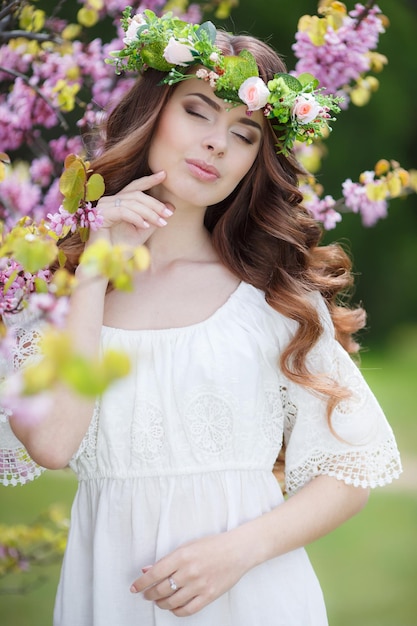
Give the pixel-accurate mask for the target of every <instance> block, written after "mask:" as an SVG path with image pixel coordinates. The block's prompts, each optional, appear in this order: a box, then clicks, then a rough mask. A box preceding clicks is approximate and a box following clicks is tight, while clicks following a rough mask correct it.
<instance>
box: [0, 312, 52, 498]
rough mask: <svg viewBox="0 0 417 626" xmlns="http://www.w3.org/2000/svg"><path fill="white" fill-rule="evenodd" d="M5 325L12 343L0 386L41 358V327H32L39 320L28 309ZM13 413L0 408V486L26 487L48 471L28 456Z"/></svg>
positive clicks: (7, 317) (8, 319)
mask: <svg viewBox="0 0 417 626" xmlns="http://www.w3.org/2000/svg"><path fill="white" fill-rule="evenodd" d="M4 321H5V323H6V326H7V327H8V328H11V329H12V331H11V333H12V336H13V344H12V345H11V346H10V348H9V350H10V352H9V354H8V355H7V358H4V357H3V358H2V362H1V364H0V370H1V371H0V383H1V381H2V380H4V379H5V378H6V377H7V376H9V375H11V374H13V372H14V371H16V370H19V369H21V368H22V367H23V366H24V364H25V363H26V362H27V361H28V360H30V362H32V363H33V362H34V360H35V359H36V358H37V357H38V356H39V340H40V338H41V332H40V330H39V327H37V328H33V327H32V325H33V324H34V323H35V322H36V323H38V320H34V319H33V317H32V316H31V315H30V314H29V313H28V312H27V311H26V310H25V311H22V312H21V313H19V314H16V315H8V316H5V319H4ZM10 416H11V412H10V411H9V410H7V409H4V408H0V484H2V485H4V486H8V485H13V486H15V485H24V484H26V483H27V482H29V481H31V480H33V479H34V478H37V477H38V476H40V475H41V474H42V473H43V472H44V471H45V468H43V467H41V466H40V465H38V464H37V463H35V461H34V460H33V459H31V457H30V456H29V454H28V452H27V450H26V449H25V448H24V446H23V445H22V444H21V442H20V441H19V440H18V439H17V437H15V435H14V433H13V431H12V429H11V427H10V424H9V418H10Z"/></svg>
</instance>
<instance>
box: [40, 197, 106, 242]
mask: <svg viewBox="0 0 417 626" xmlns="http://www.w3.org/2000/svg"><path fill="white" fill-rule="evenodd" d="M46 217H47V220H49V223H48V222H47V223H48V226H49V228H50V229H51V230H52V231H53V232H54V233H56V234H57V235H58V237H60V236H61V235H62V233H63V231H64V230H67V231H68V232H72V233H75V231H76V230H77V229H78V228H91V230H98V229H99V228H100V227H101V226H102V225H103V216H102V215H100V213H99V211H98V210H97V209H96V208H95V207H93V206H92V205H91V202H87V203H86V205H85V207H79V208H78V209H77V211H75V213H69V212H68V211H66V210H65V209H64V207H63V206H62V205H61V206H60V207H59V209H58V211H57V213H48V215H47V216H46Z"/></svg>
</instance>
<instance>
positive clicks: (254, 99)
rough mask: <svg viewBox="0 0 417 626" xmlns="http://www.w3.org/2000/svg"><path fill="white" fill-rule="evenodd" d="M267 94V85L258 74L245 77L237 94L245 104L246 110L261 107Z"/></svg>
mask: <svg viewBox="0 0 417 626" xmlns="http://www.w3.org/2000/svg"><path fill="white" fill-rule="evenodd" d="M269 95H270V92H269V89H268V87H267V86H266V85H265V83H264V81H263V80H262V78H259V76H251V78H247V79H246V80H245V81H244V82H243V83H242V84H241V85H240V88H239V91H238V96H239V98H240V99H241V100H242V102H244V103H245V104H246V105H247V107H248V111H257V110H258V109H262V107H264V106H265V105H266V103H267V102H268V98H269Z"/></svg>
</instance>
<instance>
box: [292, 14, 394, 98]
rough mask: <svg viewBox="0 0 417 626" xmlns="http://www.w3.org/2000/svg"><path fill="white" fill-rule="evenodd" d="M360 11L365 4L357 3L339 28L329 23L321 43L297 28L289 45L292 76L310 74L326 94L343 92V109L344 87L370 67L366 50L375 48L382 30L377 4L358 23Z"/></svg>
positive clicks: (341, 93) (345, 94)
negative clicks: (293, 57) (292, 53)
mask: <svg viewBox="0 0 417 626" xmlns="http://www.w3.org/2000/svg"><path fill="white" fill-rule="evenodd" d="M363 11H364V6H363V5H362V4H356V6H355V9H354V10H352V11H350V12H349V14H348V15H347V16H346V17H345V18H344V21H343V24H342V26H340V28H338V29H337V30H335V29H333V28H332V27H331V26H328V27H327V31H326V34H325V36H324V43H323V44H322V45H320V46H317V45H315V44H314V43H313V42H312V40H311V38H310V37H309V34H308V32H306V31H299V32H297V33H296V36H295V39H296V43H295V44H293V47H292V48H293V51H294V53H295V56H296V57H297V59H298V62H297V65H296V67H295V72H294V73H295V75H299V74H302V73H303V72H308V73H311V74H313V75H314V76H315V77H316V78H317V79H318V80H319V82H320V85H321V86H322V87H325V88H326V90H327V91H328V92H329V93H333V94H335V93H337V94H338V95H343V96H344V98H345V100H344V102H343V103H342V104H341V106H342V108H347V106H348V103H349V97H348V94H347V92H345V90H344V87H345V86H346V85H349V84H350V83H351V82H352V81H356V80H357V79H358V78H359V76H360V75H361V74H363V73H365V72H367V71H368V70H369V69H370V58H369V55H368V53H369V51H370V50H374V49H375V48H376V47H377V45H378V39H379V35H380V34H381V33H383V32H384V27H383V25H382V22H381V20H380V19H379V17H378V15H379V14H380V13H381V10H380V9H379V7H378V6H376V5H375V6H374V7H372V8H371V9H370V10H369V12H368V15H367V16H366V17H365V18H364V19H363V20H361V21H360V23H359V25H357V20H356V18H357V17H358V16H359V15H361V14H362V13H363Z"/></svg>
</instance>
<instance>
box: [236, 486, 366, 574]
mask: <svg viewBox="0 0 417 626" xmlns="http://www.w3.org/2000/svg"><path fill="white" fill-rule="evenodd" d="M368 496H369V490H367V489H362V488H360V487H353V486H350V485H346V484H345V483H344V482H342V481H339V480H337V479H335V478H332V477H329V476H318V477H317V478H315V479H314V480H312V481H311V482H310V483H308V484H307V485H306V486H305V487H304V488H303V489H301V490H300V491H299V492H298V493H297V494H295V495H294V496H292V497H290V498H289V499H288V500H286V501H285V502H284V503H283V504H282V505H280V506H278V507H276V508H275V509H273V510H272V511H270V512H269V513H266V514H265V515H262V516H261V517H259V518H256V519H255V520H252V521H250V522H247V523H246V524H243V525H242V526H240V527H238V528H236V529H235V530H233V531H231V533H232V535H234V537H233V539H234V541H235V542H236V545H237V546H240V549H241V550H242V559H243V560H244V566H245V568H247V569H248V570H249V569H251V568H252V567H254V566H256V565H259V564H260V563H262V562H264V561H267V560H269V559H272V558H274V557H277V556H280V555H282V554H285V553H286V552H290V551H291V550H295V549H296V548H300V547H302V546H305V545H308V544H309V543H311V542H313V541H315V540H316V539H319V538H320V537H322V536H324V535H326V534H328V533H329V532H331V531H332V530H334V529H335V528H337V527H338V526H340V525H341V524H343V522H345V521H346V520H348V519H349V518H350V517H352V516H353V515H355V514H356V513H358V512H359V511H360V510H361V509H362V508H363V506H364V505H365V504H366V502H367V500H368Z"/></svg>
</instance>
